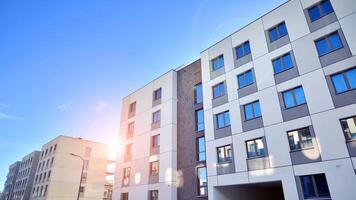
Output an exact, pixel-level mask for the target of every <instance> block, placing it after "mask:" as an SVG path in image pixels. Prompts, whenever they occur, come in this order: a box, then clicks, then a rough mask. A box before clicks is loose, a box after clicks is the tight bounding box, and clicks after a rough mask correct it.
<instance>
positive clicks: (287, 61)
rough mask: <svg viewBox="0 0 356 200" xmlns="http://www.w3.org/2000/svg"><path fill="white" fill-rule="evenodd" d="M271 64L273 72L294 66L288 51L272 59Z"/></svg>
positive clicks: (276, 72)
mask: <svg viewBox="0 0 356 200" xmlns="http://www.w3.org/2000/svg"><path fill="white" fill-rule="evenodd" d="M272 64H273V69H274V73H275V74H279V73H281V72H284V71H286V70H288V69H291V68H293V67H294V65H293V61H292V57H291V55H290V53H287V54H285V55H283V56H280V57H278V58H276V59H274V60H273V61H272Z"/></svg>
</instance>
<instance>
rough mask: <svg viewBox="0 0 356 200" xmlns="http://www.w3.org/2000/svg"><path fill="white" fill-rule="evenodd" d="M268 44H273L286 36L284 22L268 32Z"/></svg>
mask: <svg viewBox="0 0 356 200" xmlns="http://www.w3.org/2000/svg"><path fill="white" fill-rule="evenodd" d="M268 34H269V40H270V42H274V41H276V40H278V39H280V38H282V37H284V36H286V35H288V31H287V26H286V23H285V22H282V23H280V24H278V25H277V26H275V27H273V28H271V29H270V30H268Z"/></svg>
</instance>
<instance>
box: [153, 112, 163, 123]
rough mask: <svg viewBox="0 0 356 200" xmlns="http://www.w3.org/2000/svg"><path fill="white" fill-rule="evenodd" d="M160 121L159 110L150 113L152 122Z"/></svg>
mask: <svg viewBox="0 0 356 200" xmlns="http://www.w3.org/2000/svg"><path fill="white" fill-rule="evenodd" d="M160 121H161V111H156V112H154V113H153V114H152V124H155V123H159V122H160Z"/></svg>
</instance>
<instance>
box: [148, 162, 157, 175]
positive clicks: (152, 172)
mask: <svg viewBox="0 0 356 200" xmlns="http://www.w3.org/2000/svg"><path fill="white" fill-rule="evenodd" d="M158 173H159V162H158V161H154V162H150V175H151V176H153V175H158Z"/></svg>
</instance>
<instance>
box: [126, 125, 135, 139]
mask: <svg viewBox="0 0 356 200" xmlns="http://www.w3.org/2000/svg"><path fill="white" fill-rule="evenodd" d="M134 131H135V122H131V123H129V124H128V125H127V138H131V137H132V136H133V134H134Z"/></svg>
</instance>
